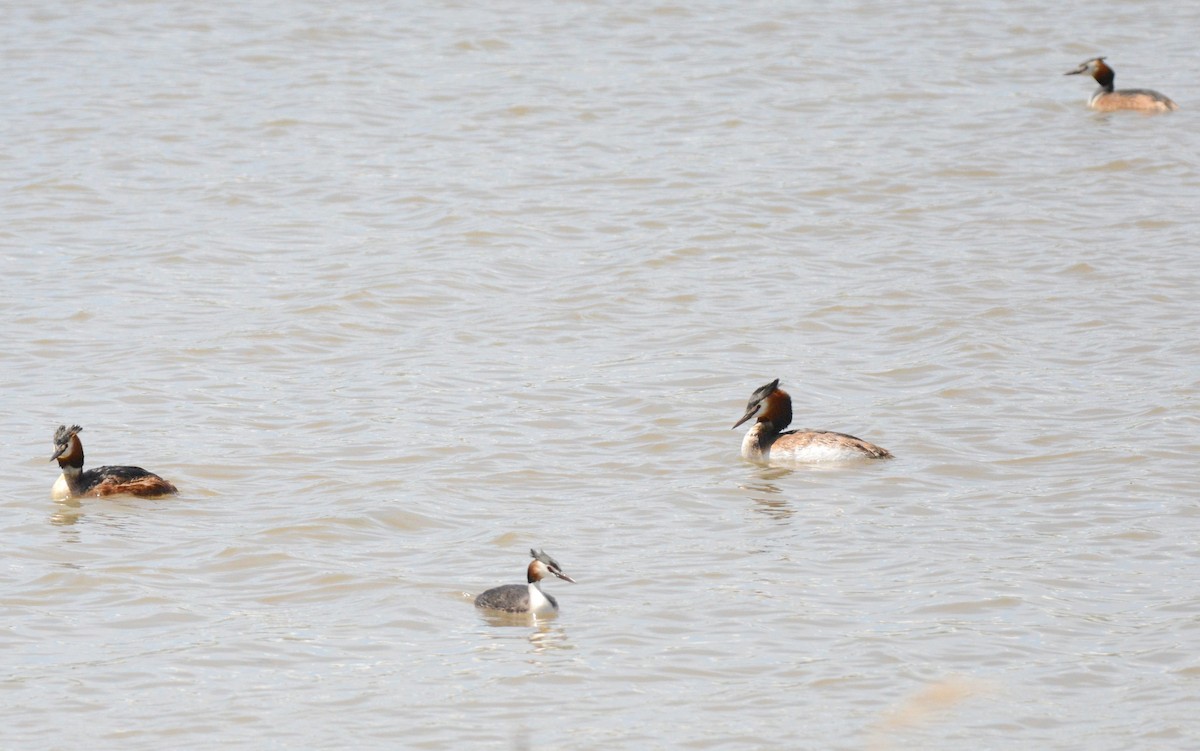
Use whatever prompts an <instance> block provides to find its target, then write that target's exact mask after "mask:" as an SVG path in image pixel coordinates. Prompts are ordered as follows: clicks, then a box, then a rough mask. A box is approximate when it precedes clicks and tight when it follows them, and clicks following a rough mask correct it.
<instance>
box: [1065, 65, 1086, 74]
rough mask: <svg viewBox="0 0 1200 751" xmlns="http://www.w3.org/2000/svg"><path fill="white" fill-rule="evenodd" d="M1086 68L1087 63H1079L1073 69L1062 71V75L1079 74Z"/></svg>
mask: <svg viewBox="0 0 1200 751" xmlns="http://www.w3.org/2000/svg"><path fill="white" fill-rule="evenodd" d="M1087 69H1088V67H1087V65H1080V66H1079V67H1078V68H1076V69H1075V70H1068V71H1067V72H1066V73H1063V75H1064V76H1076V75H1079V74H1080V73H1087Z"/></svg>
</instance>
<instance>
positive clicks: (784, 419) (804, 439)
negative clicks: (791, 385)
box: [733, 378, 892, 464]
mask: <svg viewBox="0 0 1200 751" xmlns="http://www.w3.org/2000/svg"><path fill="white" fill-rule="evenodd" d="M751 417H757V418H758V419H757V420H756V421H755V422H754V424H753V425H751V426H750V429H749V430H748V431H746V437H745V438H743V439H742V456H744V457H746V458H747V459H750V460H751V461H756V462H760V463H763V464H767V463H770V464H789V463H808V462H840V461H848V460H851V459H890V458H891V456H892V454H891V452H890V451H888V450H887V449H885V448H883V447H882V446H876V445H875V444H873V443H868V442H867V441H864V440H863V439H861V438H855V437H854V436H852V435H847V434H846V433H835V432H833V431H831V430H789V431H786V432H784V430H783V429H784V428H786V427H787V426H788V425H789V424H790V423H791V422H792V397H791V396H789V395H788V393H787V392H786V391H784V390H783V389H781V388H779V379H778V378H776V379H775V380H774V381H771V382H770V383H768V384H766V385H765V386H760V387H759V388H757V389H755V390H754V393H753V394H751V395H750V401H748V402H746V414H744V415H742V419H740V420H738V421H737V422H735V423H734V424H733V427H734V428H736V427H737V426H739V425H741V424H742V423H744V422H746V421H747V420H749V419H750V418H751Z"/></svg>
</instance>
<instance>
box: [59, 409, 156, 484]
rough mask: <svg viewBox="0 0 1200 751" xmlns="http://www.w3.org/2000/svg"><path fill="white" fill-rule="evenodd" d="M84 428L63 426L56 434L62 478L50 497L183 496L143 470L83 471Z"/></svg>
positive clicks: (134, 468) (126, 468) (103, 469)
mask: <svg viewBox="0 0 1200 751" xmlns="http://www.w3.org/2000/svg"><path fill="white" fill-rule="evenodd" d="M81 430H83V428H81V427H79V426H78V425H72V426H71V427H70V428H68V427H67V426H66V425H59V426H58V430H57V431H55V433H54V456H52V457H50V461H54V460H55V459H57V460H58V466H59V467H61V468H62V474H61V475H59V477H58V480H56V481H55V482H54V487H53V488H51V489H50V497H51V498H53V499H54V500H56V501H60V500H62V499H64V498H77V497H79V496H83V495H96V496H100V495H118V494H121V493H126V494H129V495H140V496H143V497H146V496H159V495H171V494H173V493H177V492H179V491H178V490H176V489H175V486H174V485H172V484H171V483H169V482H167V481H166V480H164V479H163V478H161V477H159V476H158V475H156V474H154V473H153V472H147V471H146V470H144V469H142V468H141V467H97V468H96V469H89V470H88V471H86V472H84V471H83V444H82V443H80V441H79V431H81Z"/></svg>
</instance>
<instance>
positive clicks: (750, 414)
mask: <svg viewBox="0 0 1200 751" xmlns="http://www.w3.org/2000/svg"><path fill="white" fill-rule="evenodd" d="M758 409H759V406H758V405H757V404H755V405H754V406H753V407H751V408H750V409H748V410H746V414H744V415H742V419H740V420H738V421H737V422H735V423H734V424H733V428H736V427H737V426H739V425H741V424H742V423H744V422H745V421H747V420H749V419H750V418H751V417H754V416H755V415H757V414H758ZM733 428H730V430H733Z"/></svg>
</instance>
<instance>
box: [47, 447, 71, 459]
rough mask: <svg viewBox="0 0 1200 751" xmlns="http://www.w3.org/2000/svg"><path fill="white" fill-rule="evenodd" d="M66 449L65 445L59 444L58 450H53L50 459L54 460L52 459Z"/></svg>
mask: <svg viewBox="0 0 1200 751" xmlns="http://www.w3.org/2000/svg"><path fill="white" fill-rule="evenodd" d="M66 450H67V447H66V446H59V447H58V451H55V452H54V456H52V457H50V461H54V460H55V459H57V458H58V457H60V456H62V455H63V452H64V451H66Z"/></svg>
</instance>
